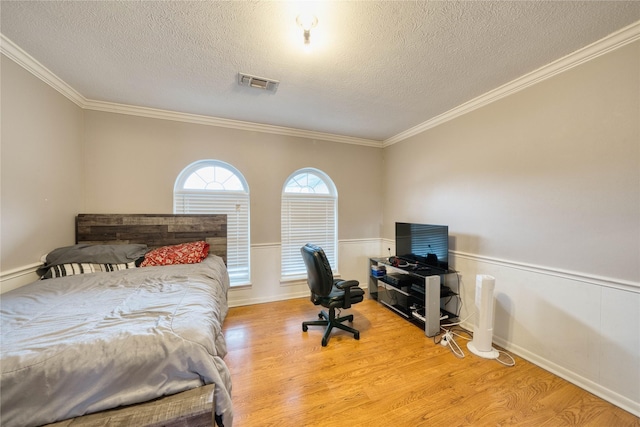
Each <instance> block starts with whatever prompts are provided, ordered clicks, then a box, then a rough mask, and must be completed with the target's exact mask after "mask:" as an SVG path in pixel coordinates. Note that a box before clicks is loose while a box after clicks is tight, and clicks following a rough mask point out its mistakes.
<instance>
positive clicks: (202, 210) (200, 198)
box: [173, 190, 251, 286]
mask: <svg viewBox="0 0 640 427" xmlns="http://www.w3.org/2000/svg"><path fill="white" fill-rule="evenodd" d="M173 207H174V213H185V214H226V215H227V270H228V271H229V279H230V281H231V285H232V286H238V285H244V284H247V283H249V282H250V280H251V277H250V269H249V261H250V260H249V254H250V250H249V249H250V248H249V195H248V194H246V193H238V192H232V191H210V190H204V191H187V190H182V191H175V192H174V201H173Z"/></svg>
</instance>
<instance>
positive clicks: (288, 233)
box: [281, 193, 337, 279]
mask: <svg viewBox="0 0 640 427" xmlns="http://www.w3.org/2000/svg"><path fill="white" fill-rule="evenodd" d="M281 216H282V218H281V221H282V236H281V237H282V238H281V240H282V278H283V279H295V278H302V277H306V274H307V270H306V268H305V265H304V261H303V260H302V255H301V254H300V248H301V247H302V246H304V245H306V244H307V243H313V244H315V245H318V246H320V247H321V248H322V249H323V250H324V252H325V254H326V255H327V259H328V260H329V264H330V265H331V268H332V269H333V270H335V269H336V266H337V263H336V235H337V232H336V230H337V224H336V199H335V198H334V197H333V196H329V195H322V196H318V195H314V194H300V193H295V194H288V193H284V194H283V195H282V207H281Z"/></svg>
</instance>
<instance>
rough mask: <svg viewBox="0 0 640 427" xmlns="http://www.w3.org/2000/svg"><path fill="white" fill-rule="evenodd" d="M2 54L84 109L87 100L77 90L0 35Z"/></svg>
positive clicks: (0, 51)
mask: <svg viewBox="0 0 640 427" xmlns="http://www.w3.org/2000/svg"><path fill="white" fill-rule="evenodd" d="M0 53H2V54H3V55H5V56H6V57H7V58H9V59H11V60H12V61H13V62H15V63H16V64H18V65H20V66H21V67H22V68H24V69H25V70H27V71H29V72H30V73H31V74H33V75H34V76H36V77H37V78H39V79H40V80H42V81H43V82H45V83H46V84H48V85H49V86H51V87H52V88H54V89H55V90H57V91H58V92H60V93H61V94H62V95H64V96H66V97H67V98H69V99H70V100H71V101H72V102H73V103H75V104H77V105H78V106H79V107H81V108H84V106H85V105H86V103H87V99H86V98H85V97H84V96H82V95H81V94H80V93H79V92H78V91H77V90H75V89H74V88H72V87H71V86H69V85H68V84H67V83H65V82H64V81H63V80H62V79H60V78H59V77H58V76H56V75H55V74H53V73H52V72H51V71H49V69H48V68H47V67H45V66H44V65H42V64H41V63H40V62H38V61H37V60H36V59H35V58H34V57H32V56H31V55H29V54H28V53H27V52H25V51H24V50H22V49H21V48H20V46H18V45H17V44H15V43H14V42H12V41H11V40H10V39H8V38H7V37H6V36H5V35H4V34H1V33H0Z"/></svg>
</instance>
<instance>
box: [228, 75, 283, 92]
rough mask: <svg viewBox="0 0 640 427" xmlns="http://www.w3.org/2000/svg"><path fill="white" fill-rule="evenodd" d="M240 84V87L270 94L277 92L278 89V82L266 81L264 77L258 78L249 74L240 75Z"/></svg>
mask: <svg viewBox="0 0 640 427" xmlns="http://www.w3.org/2000/svg"><path fill="white" fill-rule="evenodd" d="M238 84H239V85H240V86H249V87H254V88H256V89H263V90H267V91H269V92H275V91H276V89H278V84H280V82H279V81H277V80H272V79H265V78H264V77H256V76H252V75H249V74H243V73H238Z"/></svg>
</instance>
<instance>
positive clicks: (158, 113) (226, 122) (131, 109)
mask: <svg viewBox="0 0 640 427" xmlns="http://www.w3.org/2000/svg"><path fill="white" fill-rule="evenodd" d="M83 108H85V109H87V110H95V111H103V112H108V113H118V114H127V115H131V116H140V117H148V118H154V119H162V120H173V121H178V122H186V123H195V124H201V125H207V126H216V127H224V128H231V129H239V130H245V131H250V132H263V133H270V134H275V135H283V136H295V137H300V138H308V139H315V140H323V141H331V142H340V143H343V144H354V145H364V146H368V147H376V148H381V147H382V141H376V140H373V139H364V138H356V137H351V136H344V135H336V134H332V133H323V132H315V131H310V130H303V129H296V128H289V127H284V126H273V125H266V124H262V123H253V122H244V121H240V120H231V119H221V118H218V117H212V116H203V115H198V114H190V113H181V112H176V111H169V110H160V109H156V108H148V107H138V106H134V105H126V104H116V103H113V102H102V101H93V100H88V101H87V102H86V104H85V106H84V107H83Z"/></svg>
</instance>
